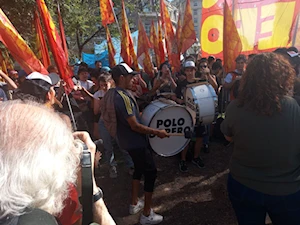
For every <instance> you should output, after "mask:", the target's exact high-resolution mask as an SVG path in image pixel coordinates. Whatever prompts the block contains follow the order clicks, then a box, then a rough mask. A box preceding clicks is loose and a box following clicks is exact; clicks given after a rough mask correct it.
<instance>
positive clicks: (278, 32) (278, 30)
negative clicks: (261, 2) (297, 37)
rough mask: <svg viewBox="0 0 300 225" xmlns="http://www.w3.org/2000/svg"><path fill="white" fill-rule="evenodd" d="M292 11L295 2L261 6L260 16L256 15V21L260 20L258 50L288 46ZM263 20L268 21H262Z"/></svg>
mask: <svg viewBox="0 0 300 225" xmlns="http://www.w3.org/2000/svg"><path fill="white" fill-rule="evenodd" d="M294 9H295V2H277V3H273V4H270V5H266V6H262V8H261V15H258V20H262V24H261V30H260V35H261V37H260V38H258V49H259V50H265V49H270V48H274V47H275V46H286V45H287V44H288V41H289V32H290V27H291V25H292V22H293V14H294ZM271 12H273V13H271ZM259 16H260V17H259ZM264 18H268V19H267V20H265V21H264ZM264 34H265V36H263V35H264Z"/></svg>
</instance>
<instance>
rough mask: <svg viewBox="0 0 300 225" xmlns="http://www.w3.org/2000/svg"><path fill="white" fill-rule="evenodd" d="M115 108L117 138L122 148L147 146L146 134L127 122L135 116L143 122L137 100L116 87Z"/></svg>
mask: <svg viewBox="0 0 300 225" xmlns="http://www.w3.org/2000/svg"><path fill="white" fill-rule="evenodd" d="M114 102H115V110H116V116H117V138H118V141H119V145H120V147H121V148H122V149H125V150H130V149H138V148H145V147H147V140H146V135H144V134H141V133H138V132H135V131H133V130H132V129H131V127H130V125H129V123H128V122H127V119H128V117H131V116H135V117H136V120H137V122H138V123H141V119H140V115H139V111H138V108H137V105H136V104H135V101H134V100H133V99H132V97H131V96H130V95H129V94H128V93H127V91H126V90H124V89H121V88H116V95H115V101H114Z"/></svg>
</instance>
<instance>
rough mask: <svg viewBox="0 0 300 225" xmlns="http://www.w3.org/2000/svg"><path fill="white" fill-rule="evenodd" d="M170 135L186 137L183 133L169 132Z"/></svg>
mask: <svg viewBox="0 0 300 225" xmlns="http://www.w3.org/2000/svg"><path fill="white" fill-rule="evenodd" d="M168 134H169V136H177V137H184V136H185V135H184V134H182V133H168Z"/></svg>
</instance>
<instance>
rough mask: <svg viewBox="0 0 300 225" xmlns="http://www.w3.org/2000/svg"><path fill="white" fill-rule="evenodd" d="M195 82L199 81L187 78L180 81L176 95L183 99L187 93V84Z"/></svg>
mask: <svg viewBox="0 0 300 225" xmlns="http://www.w3.org/2000/svg"><path fill="white" fill-rule="evenodd" d="M194 83H197V82H196V81H193V82H188V81H187V80H186V79H185V80H183V81H181V82H178V83H177V87H176V89H175V94H176V97H177V98H180V99H183V98H184V95H185V90H186V86H187V85H189V84H194Z"/></svg>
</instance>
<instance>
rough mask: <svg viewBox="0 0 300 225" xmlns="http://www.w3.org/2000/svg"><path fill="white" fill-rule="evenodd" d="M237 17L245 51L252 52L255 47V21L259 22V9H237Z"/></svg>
mask: <svg viewBox="0 0 300 225" xmlns="http://www.w3.org/2000/svg"><path fill="white" fill-rule="evenodd" d="M235 15H236V27H237V31H238V33H239V35H240V38H241V41H242V45H243V51H251V50H253V46H254V45H255V34H256V23H255V22H254V21H256V20H257V9H256V8H250V9H237V10H236V14H235Z"/></svg>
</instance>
